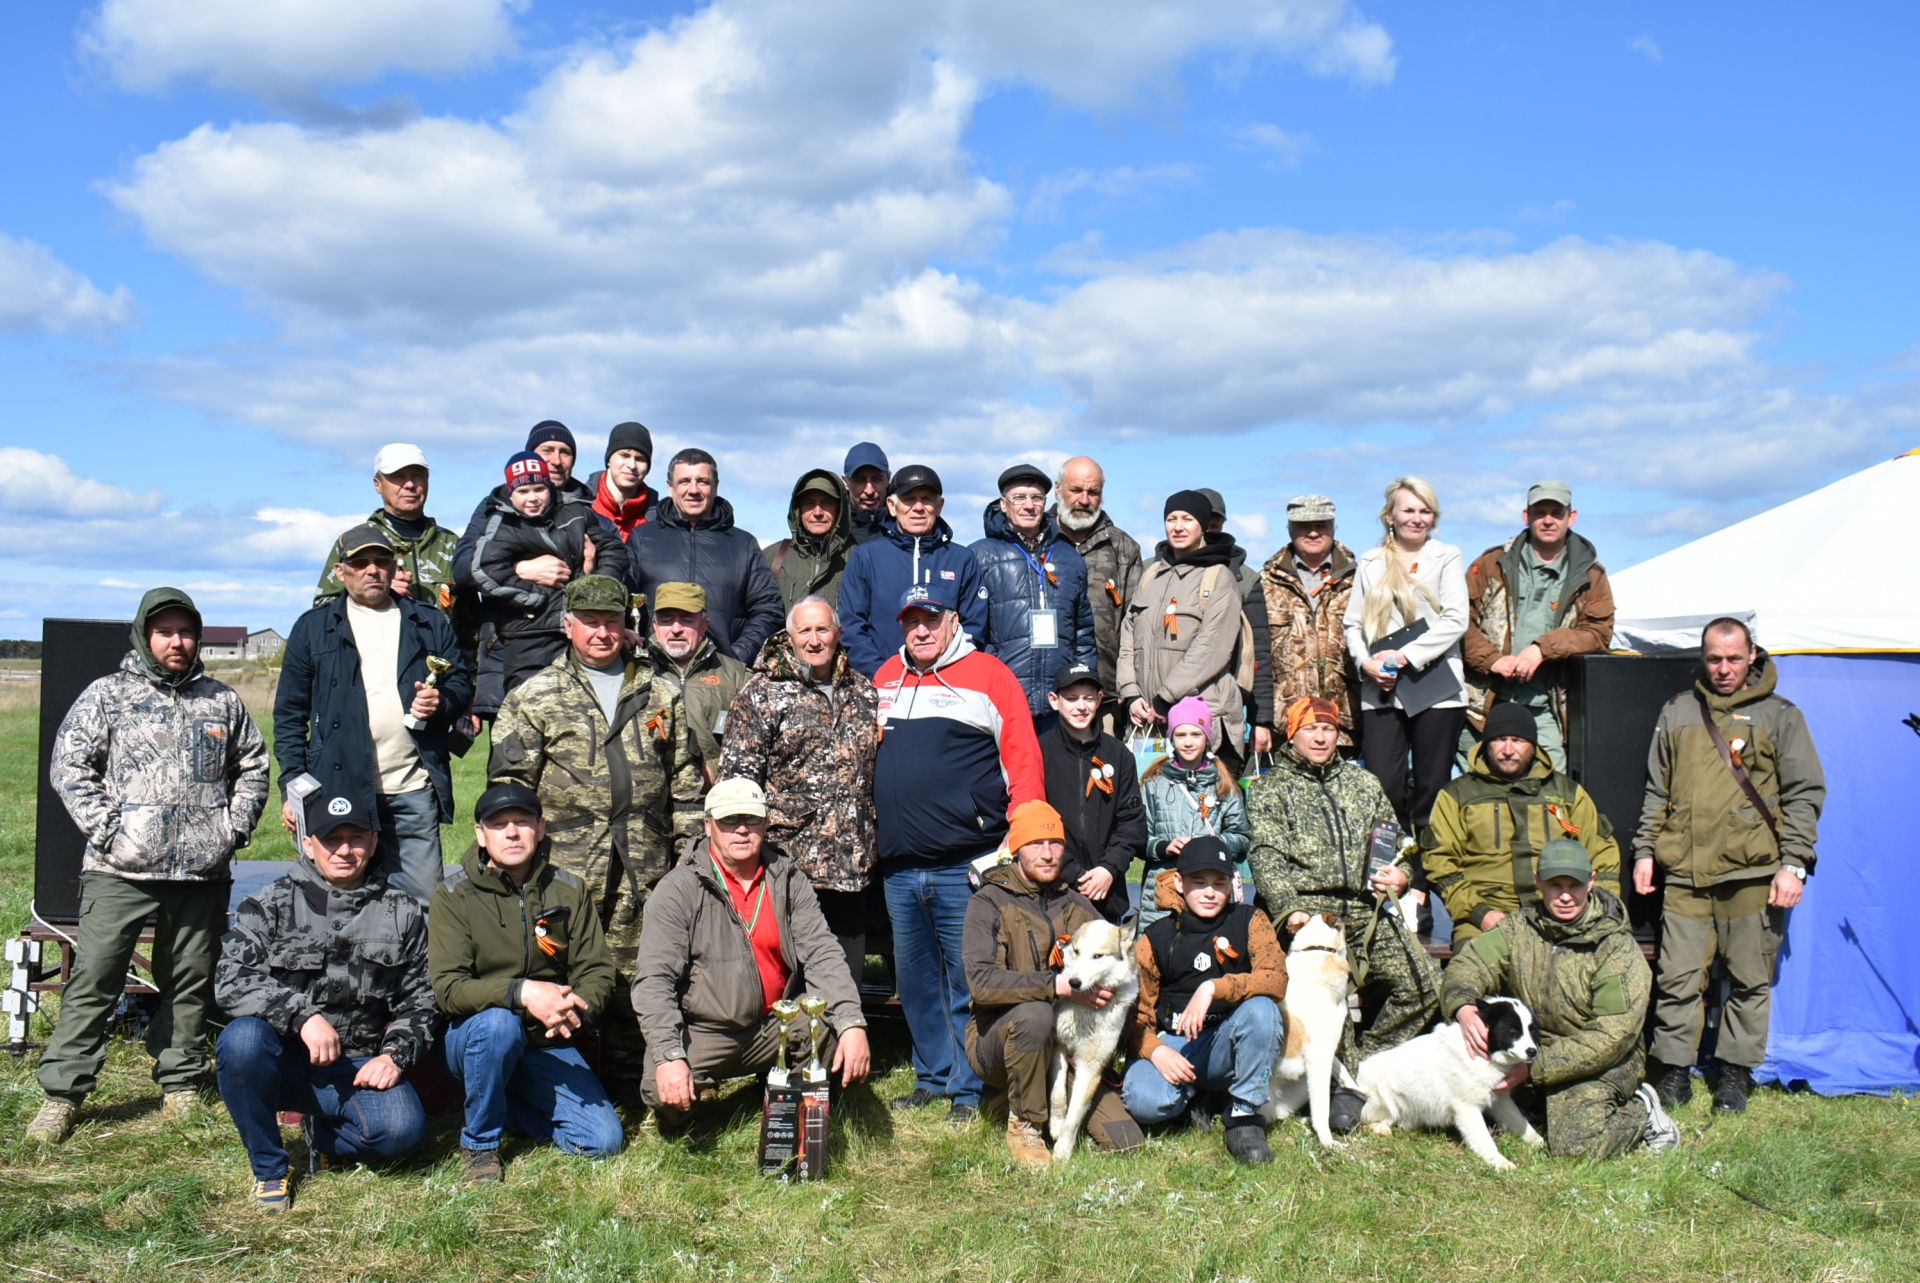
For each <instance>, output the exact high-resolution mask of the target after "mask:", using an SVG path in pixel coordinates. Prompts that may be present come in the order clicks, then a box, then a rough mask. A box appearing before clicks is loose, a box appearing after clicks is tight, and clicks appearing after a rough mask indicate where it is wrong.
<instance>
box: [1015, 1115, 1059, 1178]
mask: <svg viewBox="0 0 1920 1283" xmlns="http://www.w3.org/2000/svg"><path fill="white" fill-rule="evenodd" d="M1007 1152H1008V1153H1009V1154H1011V1155H1013V1161H1014V1163H1015V1165H1016V1166H1020V1167H1031V1168H1035V1169H1039V1168H1043V1167H1049V1166H1051V1165H1052V1164H1053V1154H1052V1153H1051V1152H1050V1151H1049V1150H1048V1149H1047V1142H1046V1141H1045V1140H1044V1139H1042V1137H1041V1135H1040V1129H1039V1128H1038V1127H1035V1126H1034V1125H1033V1124H1032V1123H1030V1122H1028V1121H1027V1120H1026V1119H1024V1118H1009V1119H1007Z"/></svg>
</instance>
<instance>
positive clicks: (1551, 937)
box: [1440, 887, 1653, 1100]
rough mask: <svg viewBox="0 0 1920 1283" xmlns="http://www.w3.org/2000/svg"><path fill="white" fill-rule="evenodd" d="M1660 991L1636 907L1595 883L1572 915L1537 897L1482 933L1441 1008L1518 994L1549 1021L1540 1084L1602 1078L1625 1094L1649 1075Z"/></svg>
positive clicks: (1450, 971)
mask: <svg viewBox="0 0 1920 1283" xmlns="http://www.w3.org/2000/svg"><path fill="white" fill-rule="evenodd" d="M1652 990H1653V973H1652V971H1651V970H1650V969H1649V968H1648V967H1647V960H1646V958H1645V957H1644V956H1642V954H1641V952H1640V945H1639V943H1638V942H1637V941H1636V940H1635V939H1634V938H1633V931H1632V929H1631V928H1630V927H1628V926H1627V913H1626V910H1625V909H1624V908H1623V907H1622V906H1621V904H1620V901H1619V900H1617V899H1615V898H1614V896H1613V895H1612V894H1611V893H1609V892H1608V891H1607V890H1606V889H1605V888H1603V887H1595V888H1594V891H1593V896H1592V898H1591V899H1589V900H1588V901H1587V907H1586V910H1585V912H1583V913H1582V914H1581V915H1580V916H1579V917H1578V918H1576V919H1575V920H1574V921H1572V922H1560V921H1557V920H1556V919H1554V918H1553V917H1552V916H1551V915H1550V914H1548V913H1547V911H1546V910H1545V909H1544V908H1542V907H1541V906H1539V905H1537V904H1536V905H1534V906H1533V907H1532V908H1529V909H1527V910H1526V911H1525V912H1523V913H1515V914H1512V915H1510V916H1509V917H1508V918H1507V919H1506V920H1505V921H1503V922H1502V923H1501V924H1500V925H1499V926H1497V927H1495V928H1494V929H1493V930H1491V931H1489V932H1487V933H1485V934H1484V935H1481V936H1477V937H1475V938H1474V940H1473V941H1472V943H1470V944H1468V945H1467V946H1466V947H1465V948H1464V949H1462V950H1461V951H1460V952H1458V953H1456V954H1454V955H1453V961H1452V962H1450V963H1448V964H1447V971H1446V975H1445V977H1443V979H1442V980H1441V988H1440V1011H1441V1014H1442V1015H1443V1016H1445V1017H1446V1018H1447V1019H1448V1020H1451V1019H1453V1017H1454V1013H1455V1012H1457V1011H1459V1010H1460V1008H1462V1007H1464V1006H1466V1005H1467V1004H1468V1003H1470V1002H1477V1001H1479V1000H1480V999H1481V998H1485V997H1487V996H1489V995H1491V994H1504V995H1507V996H1509V997H1514V998H1518V999H1520V1001H1522V1002H1524V1003H1526V1004H1527V1006H1528V1007H1530V1008H1532V1009H1533V1017H1534V1019H1535V1020H1537V1021H1538V1022H1539V1023H1540V1035H1541V1037H1540V1058H1539V1059H1538V1060H1536V1061H1534V1063H1533V1075H1532V1076H1533V1081H1534V1082H1535V1083H1537V1084H1539V1085H1540V1086H1541V1087H1544V1088H1547V1089H1552V1088H1555V1087H1562V1086H1565V1085H1567V1084H1568V1083H1576V1082H1583V1081H1586V1080H1587V1079H1592V1078H1599V1079H1604V1080H1605V1081H1606V1082H1607V1083H1609V1084H1610V1085H1611V1086H1612V1087H1613V1089H1614V1094H1615V1095H1616V1096H1617V1097H1618V1098H1619V1099H1621V1100H1625V1099H1626V1098H1627V1097H1628V1096H1630V1095H1632V1094H1633V1090H1634V1088H1636V1087H1638V1086H1639V1085H1640V1080H1641V1078H1642V1077H1643V1076H1644V1070H1645V1067H1646V1065H1645V1059H1644V1056H1643V1054H1642V1052H1641V1049H1640V1031H1641V1028H1642V1026H1644V1025H1645V1024H1646V1020H1647V1001H1648V997H1649V995H1650V994H1651V993H1652Z"/></svg>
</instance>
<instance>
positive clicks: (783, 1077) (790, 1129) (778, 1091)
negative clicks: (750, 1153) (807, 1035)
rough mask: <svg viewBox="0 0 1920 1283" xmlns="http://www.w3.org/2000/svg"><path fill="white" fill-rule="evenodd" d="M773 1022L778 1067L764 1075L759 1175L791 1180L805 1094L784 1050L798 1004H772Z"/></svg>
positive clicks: (786, 1001) (785, 1000) (785, 1001)
mask: <svg viewBox="0 0 1920 1283" xmlns="http://www.w3.org/2000/svg"><path fill="white" fill-rule="evenodd" d="M773 1018H774V1021H775V1023H776V1024H777V1025H778V1026H779V1030H780V1034H779V1041H778V1044H777V1045H776V1047H775V1050H774V1055H775V1057H777V1063H775V1065H774V1067H773V1068H772V1069H769V1070H768V1071H767V1092H766V1098H765V1103H764V1104H762V1105H761V1107H760V1174H761V1175H762V1176H791V1175H793V1172H794V1166H795V1160H796V1159H797V1158H798V1157H799V1155H800V1135H801V1131H800V1128H801V1122H800V1112H801V1099H802V1096H803V1095H804V1093H803V1092H802V1091H801V1089H800V1088H799V1087H798V1086H796V1085H795V1084H794V1082H793V1071H792V1069H791V1068H790V1067H789V1065H788V1061H787V1047H788V1044H789V1043H791V1042H792V1041H793V1035H794V1032H795V1031H794V1022H795V1021H797V1020H799V1019H800V1004H799V1003H797V1002H795V1001H794V1000H793V999H791V998H782V999H780V1001H778V1002H776V1003H774V1004H773Z"/></svg>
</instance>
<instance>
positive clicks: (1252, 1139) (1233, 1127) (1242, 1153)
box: [1225, 1114, 1273, 1166]
mask: <svg viewBox="0 0 1920 1283" xmlns="http://www.w3.org/2000/svg"><path fill="white" fill-rule="evenodd" d="M1225 1139H1226V1142H1227V1152H1228V1153H1229V1154H1232V1155H1233V1158H1234V1161H1235V1162H1238V1163H1246V1164H1248V1165H1250V1166H1255V1165H1258V1164H1260V1163H1271V1162H1272V1161H1273V1150H1272V1149H1271V1148H1269V1147H1268V1145H1267V1129H1266V1128H1265V1127H1263V1126H1262V1125H1261V1123H1260V1115H1258V1114H1233V1115H1230V1116H1229V1117H1228V1118H1227V1128H1226V1133H1225Z"/></svg>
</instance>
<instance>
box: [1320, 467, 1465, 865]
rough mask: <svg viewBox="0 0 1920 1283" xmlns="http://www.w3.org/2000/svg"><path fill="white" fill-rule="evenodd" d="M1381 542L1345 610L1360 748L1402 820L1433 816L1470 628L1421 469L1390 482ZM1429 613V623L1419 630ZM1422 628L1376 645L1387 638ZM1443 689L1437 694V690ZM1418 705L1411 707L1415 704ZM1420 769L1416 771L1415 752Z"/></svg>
mask: <svg viewBox="0 0 1920 1283" xmlns="http://www.w3.org/2000/svg"><path fill="white" fill-rule="evenodd" d="M1386 498H1387V502H1386V506H1385V507H1383V508H1382V509H1381V510H1380V524H1381V525H1382V526H1384V527H1385V528H1386V535H1385V537H1384V538H1383V539H1381V541H1380V544H1379V546H1378V547H1375V548H1369V549H1368V550H1367V551H1366V552H1364V553H1362V554H1360V558H1359V566H1358V567H1357V569H1356V571H1355V574H1354V586H1353V595H1352V596H1351V597H1350V598H1348V600H1347V611H1346V615H1345V617H1344V621H1343V622H1344V623H1345V626H1346V637H1347V650H1348V651H1349V652H1350V653H1351V654H1352V656H1353V662H1354V666H1355V667H1356V668H1358V669H1359V670H1360V676H1361V684H1360V754H1361V756H1362V757H1363V758H1364V759H1365V761H1366V764H1367V769H1368V770H1370V771H1372V772H1373V773H1374V775H1375V776H1377V777H1378V778H1379V780H1380V785H1381V787H1382V788H1384V789H1385V790H1386V793H1387V800H1388V801H1389V802H1390V803H1392V805H1393V810H1394V814H1395V815H1397V816H1398V817H1399V819H1400V825H1401V827H1402V828H1404V829H1407V830H1409V831H1415V832H1417V831H1418V830H1419V829H1421V828H1424V827H1425V825H1426V823H1427V813H1428V812H1430V811H1431V810H1432V809H1433V799H1434V798H1435V797H1437V796H1438V795H1439V793H1440V788H1441V786H1442V785H1444V784H1445V783H1446V782H1447V776H1448V774H1449V773H1450V772H1451V769H1452V765H1453V753H1454V748H1455V747H1456V745H1457V742H1458V740H1459V738H1460V728H1461V726H1463V725H1464V724H1465V722H1466V716H1467V700H1466V682H1465V679H1464V675H1463V673H1462V672H1461V667H1460V639H1461V637H1462V636H1464V635H1465V634H1466V631H1467V579H1466V568H1465V564H1464V562H1463V561H1462V559H1461V556H1460V550H1459V549H1458V548H1456V547H1455V546H1454V545H1452V544H1450V543H1442V542H1441V541H1440V540H1438V539H1435V538H1433V528H1434V527H1435V526H1436V525H1438V524H1439V522H1440V500H1439V498H1438V497H1436V496H1435V494H1434V493H1433V487H1432V486H1430V485H1428V484H1427V483H1426V482H1424V481H1422V480H1420V478H1418V477H1400V478H1398V479H1397V480H1395V481H1394V483H1393V484H1392V485H1390V486H1388V487H1387V496H1386ZM1422 621H1424V624H1425V627H1424V630H1421V629H1420V624H1421V622H1422ZM1407 629H1413V630H1415V631H1417V632H1418V636H1414V637H1411V638H1409V639H1408V640H1405V641H1404V642H1402V643H1401V644H1400V645H1398V646H1390V647H1387V648H1384V649H1381V650H1375V649H1374V647H1375V646H1377V645H1378V644H1379V643H1380V641H1381V640H1382V639H1383V638H1387V637H1389V636H1391V635H1393V634H1395V633H1399V632H1402V631H1403V630H1407ZM1415 676H1417V677H1418V678H1419V681H1420V685H1421V687H1422V690H1421V692H1420V696H1419V699H1418V700H1417V701H1411V700H1408V701H1403V699H1402V692H1401V691H1400V689H1399V687H1400V683H1401V681H1402V680H1403V679H1411V678H1413V677H1415ZM1436 696H1437V698H1436ZM1408 703H1413V704H1414V705H1415V711H1413V712H1411V713H1409V712H1408V711H1407V704H1408ZM1409 757H1411V758H1412V764H1413V765H1412V771H1411V772H1409V771H1408V765H1407V764H1408V758H1409Z"/></svg>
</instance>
